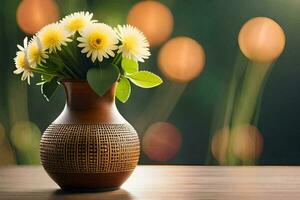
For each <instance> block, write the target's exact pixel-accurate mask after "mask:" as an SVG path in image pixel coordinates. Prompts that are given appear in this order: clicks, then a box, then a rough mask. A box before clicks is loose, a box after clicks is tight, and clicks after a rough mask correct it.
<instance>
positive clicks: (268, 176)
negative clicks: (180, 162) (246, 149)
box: [0, 166, 300, 200]
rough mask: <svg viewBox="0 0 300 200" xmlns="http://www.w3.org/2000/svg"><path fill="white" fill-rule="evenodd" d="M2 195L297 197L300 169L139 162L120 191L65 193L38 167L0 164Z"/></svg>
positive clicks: (168, 199) (34, 199)
mask: <svg viewBox="0 0 300 200" xmlns="http://www.w3.org/2000/svg"><path fill="white" fill-rule="evenodd" d="M0 199H1V200H2V199H3V200H10V199H22V200H27V199H29V200H43V199H48V200H58V199H70V200H76V199H83V200H89V199H97V200H105V199H118V200H123V199H124V200H127V199H142V200H148V199H159V200H160V199H163V200H177V199H183V200H189V199H199V200H201V199H222V200H227V199H228V200H229V199H230V200H234V199H238V200H243V199H255V200H258V199H263V200H269V199H270V200H276V199H282V200H288V199H297V200H299V199H300V167H202V166H139V167H138V168H137V169H136V170H135V172H134V174H133V175H132V176H131V177H130V178H129V180H128V181H127V182H126V183H125V184H124V185H123V187H122V189H120V190H117V191H112V192H103V193H65V192H63V191H61V190H60V189H59V187H58V186H57V185H56V184H55V183H54V182H53V181H52V180H51V179H50V178H49V177H48V176H47V174H46V173H45V172H44V170H43V169H42V167H40V166H31V167H27V166H26V167H25V166H24V167H5V168H0Z"/></svg>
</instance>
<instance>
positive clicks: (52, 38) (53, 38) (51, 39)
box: [42, 30, 63, 47]
mask: <svg viewBox="0 0 300 200" xmlns="http://www.w3.org/2000/svg"><path fill="white" fill-rule="evenodd" d="M62 38H63V35H62V33H60V32H59V31H57V30H49V31H47V32H46V33H45V35H44V36H43V37H42V43H43V44H44V45H45V47H53V46H57V45H59V44H60V43H61V41H62Z"/></svg>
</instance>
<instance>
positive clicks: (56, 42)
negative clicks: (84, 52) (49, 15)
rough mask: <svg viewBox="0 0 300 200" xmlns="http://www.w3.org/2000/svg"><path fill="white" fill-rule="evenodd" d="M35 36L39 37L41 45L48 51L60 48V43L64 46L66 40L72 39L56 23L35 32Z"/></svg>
mask: <svg viewBox="0 0 300 200" xmlns="http://www.w3.org/2000/svg"><path fill="white" fill-rule="evenodd" d="M37 37H39V38H40V40H41V44H42V46H43V47H44V48H45V49H47V50H48V49H49V52H50V53H52V51H54V52H55V51H56V50H61V45H65V46H66V45H67V42H71V41H72V40H71V39H70V38H69V34H68V32H67V31H66V30H64V29H63V28H62V25H61V24H58V23H53V24H49V25H47V26H45V27H44V28H42V30H41V31H39V32H38V33H37Z"/></svg>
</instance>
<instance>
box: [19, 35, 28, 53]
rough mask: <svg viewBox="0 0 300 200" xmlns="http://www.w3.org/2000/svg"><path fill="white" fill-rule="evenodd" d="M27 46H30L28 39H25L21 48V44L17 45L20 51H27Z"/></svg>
mask: <svg viewBox="0 0 300 200" xmlns="http://www.w3.org/2000/svg"><path fill="white" fill-rule="evenodd" d="M27 46H28V38H27V37H25V38H24V40H23V46H21V45H19V44H18V45H17V47H18V49H19V50H20V51H25V49H26V48H27Z"/></svg>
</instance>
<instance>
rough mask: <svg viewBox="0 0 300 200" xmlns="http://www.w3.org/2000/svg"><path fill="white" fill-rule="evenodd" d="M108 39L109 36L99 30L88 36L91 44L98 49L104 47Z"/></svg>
mask: <svg viewBox="0 0 300 200" xmlns="http://www.w3.org/2000/svg"><path fill="white" fill-rule="evenodd" d="M106 41H107V36H106V35H104V34H102V33H99V32H94V33H92V34H91V35H90V36H89V38H88V42H89V45H90V46H91V47H92V48H93V49H96V50H100V49H103V47H104V46H105V44H106Z"/></svg>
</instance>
